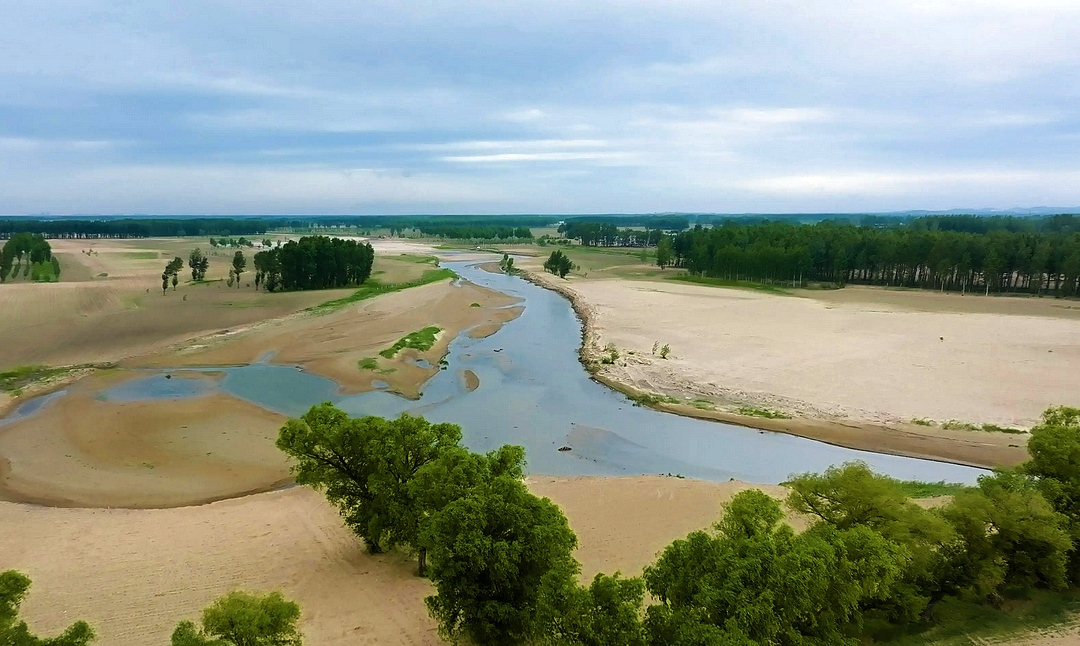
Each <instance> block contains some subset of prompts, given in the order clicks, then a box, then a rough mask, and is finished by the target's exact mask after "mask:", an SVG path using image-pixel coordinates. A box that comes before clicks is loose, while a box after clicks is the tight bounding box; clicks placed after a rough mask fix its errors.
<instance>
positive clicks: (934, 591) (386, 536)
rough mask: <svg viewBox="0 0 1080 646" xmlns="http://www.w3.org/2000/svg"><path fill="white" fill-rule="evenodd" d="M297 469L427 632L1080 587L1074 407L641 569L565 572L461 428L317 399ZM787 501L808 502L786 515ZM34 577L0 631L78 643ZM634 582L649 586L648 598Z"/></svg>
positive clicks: (848, 477) (1079, 418) (4, 613)
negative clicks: (949, 489) (386, 569)
mask: <svg viewBox="0 0 1080 646" xmlns="http://www.w3.org/2000/svg"><path fill="white" fill-rule="evenodd" d="M277 446H278V447H279V448H280V449H281V450H282V451H284V452H285V453H286V454H288V455H289V456H290V457H291V458H292V459H293V461H294V462H293V467H292V471H293V474H294V476H295V478H296V481H297V482H298V483H300V484H304V485H308V486H311V487H313V488H315V489H317V490H320V491H322V492H323V493H324V494H325V496H326V497H327V499H328V500H329V501H330V502H331V504H333V505H335V506H336V507H337V508H338V510H339V511H340V513H341V516H342V519H343V520H344V522H345V524H346V526H348V527H349V528H350V529H351V530H352V531H353V532H355V533H356V535H357V536H358V537H360V538H361V539H362V540H363V541H364V543H365V545H366V546H367V548H368V549H369V550H370V551H372V552H380V551H384V550H388V549H391V548H394V547H402V548H405V549H407V550H409V551H411V552H412V553H413V554H415V555H416V557H417V560H418V570H419V572H420V573H421V574H422V575H426V576H428V577H430V579H431V581H432V584H433V586H434V591H435V594H433V595H431V596H429V597H428V598H427V599H425V604H426V605H427V608H428V611H429V613H430V614H431V615H432V617H433V618H434V619H435V620H436V621H437V622H438V625H439V630H440V633H441V634H442V635H443V636H445V637H447V638H449V639H452V640H455V641H458V640H464V641H466V642H468V643H473V644H477V645H479V646H486V645H492V646H505V645H512V644H544V645H552V646H555V645H558V646H604V645H608V644H621V645H626V646H773V645H778V646H796V645H802V644H819V645H825V644H829V645H832V644H847V645H850V646H855V645H856V644H860V643H875V642H888V641H889V640H890V639H892V638H894V637H897V636H902V637H907V636H910V635H912V634H917V633H919V632H920V631H923V630H926V629H927V628H929V627H932V626H933V625H934V624H935V622H936V621H937V620H938V618H939V615H941V614H945V613H944V610H945V609H948V608H952V609H954V610H955V609H956V608H962V609H966V610H965V612H966V613H968V614H970V613H971V612H972V610H971V609H972V608H977V607H979V606H987V605H989V606H1001V605H1003V604H1004V603H1005V602H1006V601H1007V600H1008V599H1010V598H1017V599H1022V598H1028V597H1030V595H1031V594H1033V593H1034V592H1036V591H1038V590H1045V591H1051V592H1053V591H1065V590H1068V589H1070V588H1071V589H1074V590H1075V589H1076V587H1077V586H1078V585H1080V549H1078V547H1080V543H1078V542H1077V541H1078V540H1080V462H1078V461H1077V459H1076V456H1077V455H1080V409H1076V408H1066V407H1061V408H1055V409H1050V410H1047V411H1046V412H1045V413H1044V414H1043V418H1042V422H1041V423H1040V424H1039V425H1038V426H1036V427H1035V428H1034V429H1032V433H1031V437H1030V440H1029V443H1028V451H1029V454H1030V460H1029V461H1028V462H1027V463H1025V464H1023V465H1021V466H1020V467H1016V468H1012V469H1001V470H998V471H997V472H995V473H993V474H992V475H985V476H982V477H980V478H979V481H978V485H977V486H975V487H970V488H967V489H965V490H963V491H961V492H960V493H958V494H956V495H955V496H954V497H953V498H952V500H951V501H949V502H948V503H946V504H944V505H942V506H938V507H934V508H925V507H922V506H919V505H917V504H915V503H914V502H912V501H911V500H910V499H909V498H908V497H907V495H906V494H905V492H904V489H903V488H902V487H901V484H900V483H898V482H897V481H895V480H892V479H891V478H888V477H885V476H881V475H878V474H875V473H873V472H872V471H871V470H870V469H869V468H868V467H867V466H866V465H865V464H862V463H858V462H855V463H848V464H845V465H842V466H837V467H832V468H830V469H828V470H826V471H825V472H824V473H822V474H814V473H807V474H802V475H799V476H796V477H794V478H792V479H791V481H790V482H788V483H786V484H787V487H788V489H789V494H788V495H787V498H786V499H785V500H784V501H783V502H781V501H780V500H778V499H775V498H772V497H770V496H768V495H766V494H765V493H763V492H761V491H759V490H754V489H751V490H747V491H743V492H741V493H739V494H738V495H736V496H734V497H733V498H732V500H731V501H730V502H729V503H728V504H727V505H725V507H724V513H723V515H722V517H721V518H720V520H719V521H718V522H717V523H716V524H715V525H714V526H713V527H712V528H711V529H710V530H706V531H696V532H692V533H690V534H689V535H687V536H686V537H685V538H682V539H678V540H676V541H674V542H672V543H671V544H670V545H669V546H668V547H666V548H665V549H664V550H663V551H662V552H661V553H660V555H659V557H658V558H657V560H656V561H655V562H654V563H653V564H651V565H649V566H647V567H646V568H645V570H644V573H643V575H642V576H640V577H631V578H626V577H623V576H621V575H620V574H619V573H615V574H614V575H607V574H598V575H596V576H595V577H594V578H593V580H592V581H591V582H590V583H589V584H588V585H582V584H580V583H579V582H578V575H579V573H580V565H579V564H578V562H577V561H576V560H575V559H574V556H573V551H574V549H575V548H576V546H577V538H576V536H575V535H574V532H573V531H572V530H571V529H570V527H569V524H568V523H567V520H566V517H565V516H564V515H563V513H562V511H561V510H560V509H559V508H558V507H557V506H556V505H555V504H554V503H552V502H551V501H550V500H548V499H546V498H539V497H537V496H535V495H533V494H532V493H530V492H529V490H528V488H527V487H526V486H525V484H524V481H523V475H524V469H525V461H524V458H525V453H524V449H523V448H521V447H518V446H503V447H501V448H500V449H497V450H495V451H492V452H490V453H487V454H483V455H481V454H477V453H473V452H471V451H469V450H468V449H466V448H464V447H462V446H461V429H460V427H458V426H456V425H453V424H445V423H442V424H432V423H430V422H428V421H427V420H424V419H423V418H420V417H412V416H409V415H402V416H401V417H399V418H397V419H394V420H388V419H383V418H379V417H362V418H350V417H349V416H348V415H346V414H345V413H344V412H342V411H341V410H339V409H337V408H335V407H334V406H333V405H332V404H330V403H325V404H320V405H317V406H313V407H312V408H311V409H310V410H308V412H307V413H305V414H304V415H303V416H302V417H300V418H299V419H292V420H289V421H288V422H287V423H286V424H285V425H284V426H283V427H282V428H281V430H280V432H279V435H278V439H277ZM785 507H786V508H787V509H789V510H790V511H793V512H796V513H798V514H800V515H801V516H802V517H803V518H806V519H809V525H808V527H807V528H806V529H805V530H803V531H801V532H796V531H794V530H793V529H792V528H791V527H790V526H789V525H788V524H786V523H785V522H784V518H785ZM28 587H29V580H28V579H26V578H25V577H23V576H22V575H19V574H18V573H15V572H6V573H3V574H0V643H3V644H13V645H15V646H41V645H43V644H49V645H52V646H84V645H85V644H87V643H89V642H90V641H92V640H93V637H94V633H93V630H92V629H91V627H90V626H88V625H87V624H85V623H84V622H78V623H76V624H74V625H73V626H72V627H71V628H69V629H68V631H67V632H65V633H64V634H63V635H61V636H60V637H57V638H54V639H51V640H50V639H39V638H37V637H34V636H33V635H31V634H30V633H29V631H28V629H27V627H26V624H25V623H23V622H20V621H18V616H17V615H18V606H19V604H20V602H21V601H22V599H23V598H24V596H25V594H26V591H27V588H28ZM646 593H648V596H649V598H650V602H648V603H646V601H645V598H646ZM299 614H300V613H299V608H297V607H296V606H295V604H291V603H290V602H287V601H285V600H284V599H283V598H281V596H280V595H279V594H271V595H268V596H265V597H258V596H254V595H246V594H244V593H233V594H231V595H228V596H227V597H224V598H223V599H220V600H219V601H218V602H216V603H215V604H214V605H212V606H211V607H210V608H207V609H206V610H205V611H204V613H203V617H202V627H201V628H198V627H196V625H195V624H194V623H193V622H181V624H179V625H178V626H177V629H176V631H175V632H174V633H173V639H172V644H173V646H209V645H210V644H224V645H228V646H242V645H243V646H246V645H249V644H251V645H261V644H267V645H269V644H288V645H291V646H299V645H300V643H301V635H300V631H299V630H298V629H297V627H296V622H297V620H298V618H299Z"/></svg>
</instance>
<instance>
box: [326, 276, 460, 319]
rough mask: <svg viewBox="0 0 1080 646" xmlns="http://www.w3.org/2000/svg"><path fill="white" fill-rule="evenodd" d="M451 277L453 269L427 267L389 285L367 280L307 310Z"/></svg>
mask: <svg viewBox="0 0 1080 646" xmlns="http://www.w3.org/2000/svg"><path fill="white" fill-rule="evenodd" d="M451 278H457V274H455V273H454V272H453V270H450V269H446V268H440V269H429V270H427V271H425V272H424V273H423V275H422V276H420V278H417V279H416V280H410V281H408V282H404V283H392V284H389V285H382V284H380V283H379V282H378V281H375V280H370V279H369V280H368V281H367V282H366V283H364V284H363V285H361V286H360V289H358V290H356V291H355V292H353V293H352V294H350V295H349V296H346V297H344V298H335V299H333V300H329V301H326V302H325V303H322V304H320V305H316V306H314V307H309V308H308V309H307V310H305V311H307V312H315V313H317V314H318V313H324V312H329V311H333V310H336V309H338V308H341V307H345V306H346V305H351V304H353V303H359V302H360V301H364V300H367V299H369V298H375V297H376V296H381V295H382V294H389V293H391V292H400V291H401V290H403V289H409V288H410V287H419V286H421V285H427V284H428V283H437V282H439V281H443V280H449V279H451Z"/></svg>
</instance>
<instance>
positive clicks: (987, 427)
mask: <svg viewBox="0 0 1080 646" xmlns="http://www.w3.org/2000/svg"><path fill="white" fill-rule="evenodd" d="M982 430H984V431H986V432H987V433H1011V434H1013V435H1023V434H1024V431H1022V430H1020V429H1018V428H1012V427H1009V426H998V425H997V424H983V425H982Z"/></svg>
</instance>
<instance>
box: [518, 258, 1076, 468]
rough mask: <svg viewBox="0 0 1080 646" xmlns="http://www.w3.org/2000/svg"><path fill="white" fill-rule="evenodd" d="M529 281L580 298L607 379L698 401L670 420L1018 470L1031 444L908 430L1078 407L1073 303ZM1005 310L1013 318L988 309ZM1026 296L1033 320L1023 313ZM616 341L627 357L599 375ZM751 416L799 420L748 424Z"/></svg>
mask: <svg viewBox="0 0 1080 646" xmlns="http://www.w3.org/2000/svg"><path fill="white" fill-rule="evenodd" d="M531 280H533V281H534V282H538V283H539V284H542V285H545V286H549V287H552V288H555V289H557V290H559V291H561V292H562V293H563V294H565V295H567V296H568V297H570V298H571V299H572V301H573V302H574V306H575V309H576V310H577V312H578V314H579V316H580V317H581V318H582V319H583V320H584V321H585V338H584V341H583V346H582V358H583V361H585V362H586V363H587V364H590V367H591V368H592V369H593V370H595V371H597V376H598V378H599V379H601V380H602V381H605V382H607V383H609V384H611V385H614V386H617V387H620V388H622V389H629V390H633V391H637V392H648V393H657V394H661V395H667V396H669V397H672V398H674V399H675V400H678V401H681V402H686V403H684V404H676V405H670V404H669V405H660V406H658V407H661V408H664V409H665V410H670V411H671V412H677V413H681V414H690V415H693V416H697V417H703V418H713V419H719V420H721V421H728V422H733V423H739V424H743V425H747V426H753V427H756V428H763V429H768V430H777V431H784V432H792V433H795V434H798V435H802V436H805V437H811V438H814V439H821V440H824V441H828V442H832V443H835V444H840V445H843V446H850V447H852V448H859V449H866V450H872V451H879V452H885V453H894V454H899V455H910V456H913V457H926V458H934V459H943V460H948V461H954V462H960V463H965V464H973V465H980V466H994V465H999V464H1015V463H1017V462H1019V461H1022V460H1023V459H1024V458H1025V455H1026V454H1025V449H1024V446H1025V442H1026V436H1024V435H1011V434H1003V433H984V432H972V431H946V430H943V429H941V428H939V427H924V426H919V425H916V424H913V423H912V420H914V419H930V420H938V421H946V420H959V421H962V422H968V423H973V424H980V425H981V424H996V425H999V426H1012V427H1021V428H1025V427H1030V426H1031V425H1033V424H1034V423H1036V421H1037V419H1038V416H1039V415H1040V414H1041V412H1042V411H1043V410H1044V409H1045V408H1047V407H1049V406H1054V405H1060V404H1070V403H1072V404H1075V403H1077V402H1080V381H1078V380H1076V379H1072V378H1070V377H1069V375H1075V374H1080V310H1076V309H1072V308H1071V307H1068V306H1069V305H1071V303H1064V304H1063V303H1062V302H1055V301H1052V300H1047V299H1042V300H1033V299H1017V300H1016V301H1014V300H1013V299H979V298H978V297H973V296H967V297H960V296H954V295H941V294H934V293H929V294H922V293H913V292H891V291H887V290H872V289H853V290H852V291H851V292H849V293H848V294H847V295H845V296H843V297H841V296H838V295H837V294H839V293H842V292H844V291H847V290H841V291H840V292H827V293H825V295H824V296H823V297H822V298H821V299H818V298H810V297H784V296H774V295H766V294H760V293H756V292H749V291H743V290H732V289H718V288H712V287H704V286H697V285H686V284H679V283H669V282H664V281H624V280H589V279H581V278H572V279H571V280H565V281H564V280H560V279H557V278H554V277H552V276H550V275H546V274H541V273H537V272H534V273H533V274H532V275H531ZM964 299H966V300H964ZM976 301H978V302H976ZM994 302H999V303H1001V307H1002V311H1003V312H1007V313H993V312H990V311H986V310H987V309H988V308H992V306H993V305H994ZM1018 302H1020V303H1021V304H1023V303H1026V304H1027V306H1028V308H1029V309H1030V310H1031V311H1032V312H1033V314H1031V315H1021V314H1018V313H1015V311H1016V309H1017V308H1018V307H1021V305H1018V304H1017V303H1018ZM657 341H659V343H660V344H661V345H663V344H669V345H670V346H671V355H670V356H669V358H668V359H666V360H664V359H660V358H659V357H658V356H654V355H653V354H652V348H653V344H654V343H656V342H657ZM609 342H610V343H614V344H615V345H616V346H617V347H618V348H619V350H620V355H621V358H620V360H619V361H617V362H616V363H615V364H614V365H603V364H600V363H599V362H598V358H599V356H600V352H601V348H602V347H603V346H604V345H605V344H607V343H609ZM691 402H693V403H694V404H696V406H691V405H690V404H691ZM744 406H750V407H758V408H768V409H773V410H778V411H782V412H785V413H787V414H789V415H790V416H791V417H793V418H794V419H791V420H766V419H760V418H756V417H749V416H745V415H737V414H736V412H737V410H738V409H739V408H741V407H744ZM703 409H705V410H703ZM708 409H715V412H713V411H711V410H708Z"/></svg>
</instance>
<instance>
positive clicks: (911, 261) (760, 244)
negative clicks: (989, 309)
mask: <svg viewBox="0 0 1080 646" xmlns="http://www.w3.org/2000/svg"><path fill="white" fill-rule="evenodd" d="M1069 218H1071V216H1058V217H1057V218H1048V219H1046V220H1045V221H1044V224H1043V226H1044V227H1045V228H1046V230H1039V231H1011V230H1008V229H1007V228H997V229H991V230H988V231H987V232H985V233H973V232H969V231H965V230H961V229H964V228H965V227H967V226H968V225H969V224H970V225H972V227H971V228H978V227H976V226H974V225H977V224H979V221H981V220H983V218H974V217H968V218H962V217H959V216H957V217H951V218H936V219H929V218H928V219H922V220H916V221H914V222H913V223H912V224H911V225H910V226H903V227H895V228H875V227H861V226H854V225H849V224H837V223H835V222H822V223H819V224H815V225H791V224H785V223H780V222H764V223H760V224H755V225H740V224H727V225H721V226H717V227H713V228H704V227H700V226H698V227H695V228H693V229H691V230H689V231H685V232H683V233H679V234H677V235H675V236H674V237H673V239H672V249H673V252H674V264H675V266H677V267H682V268H684V269H686V270H688V271H689V272H690V273H692V274H695V275H703V276H710V277H717V278H726V279H730V280H751V281H760V282H774V283H789V284H803V283H805V282H808V281H815V282H828V283H835V284H840V285H843V284H848V283H856V284H866V285H884V286H902V287H919V288H927V289H941V290H950V291H960V292H967V291H982V292H984V293H990V292H1026V293H1031V294H1053V295H1056V296H1075V295H1077V294H1080V232H1076V231H1072V230H1071V229H1070V227H1072V226H1073V225H1072V220H1071V219H1069ZM1014 219H1015V218H1014ZM1048 223H1049V224H1048Z"/></svg>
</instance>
